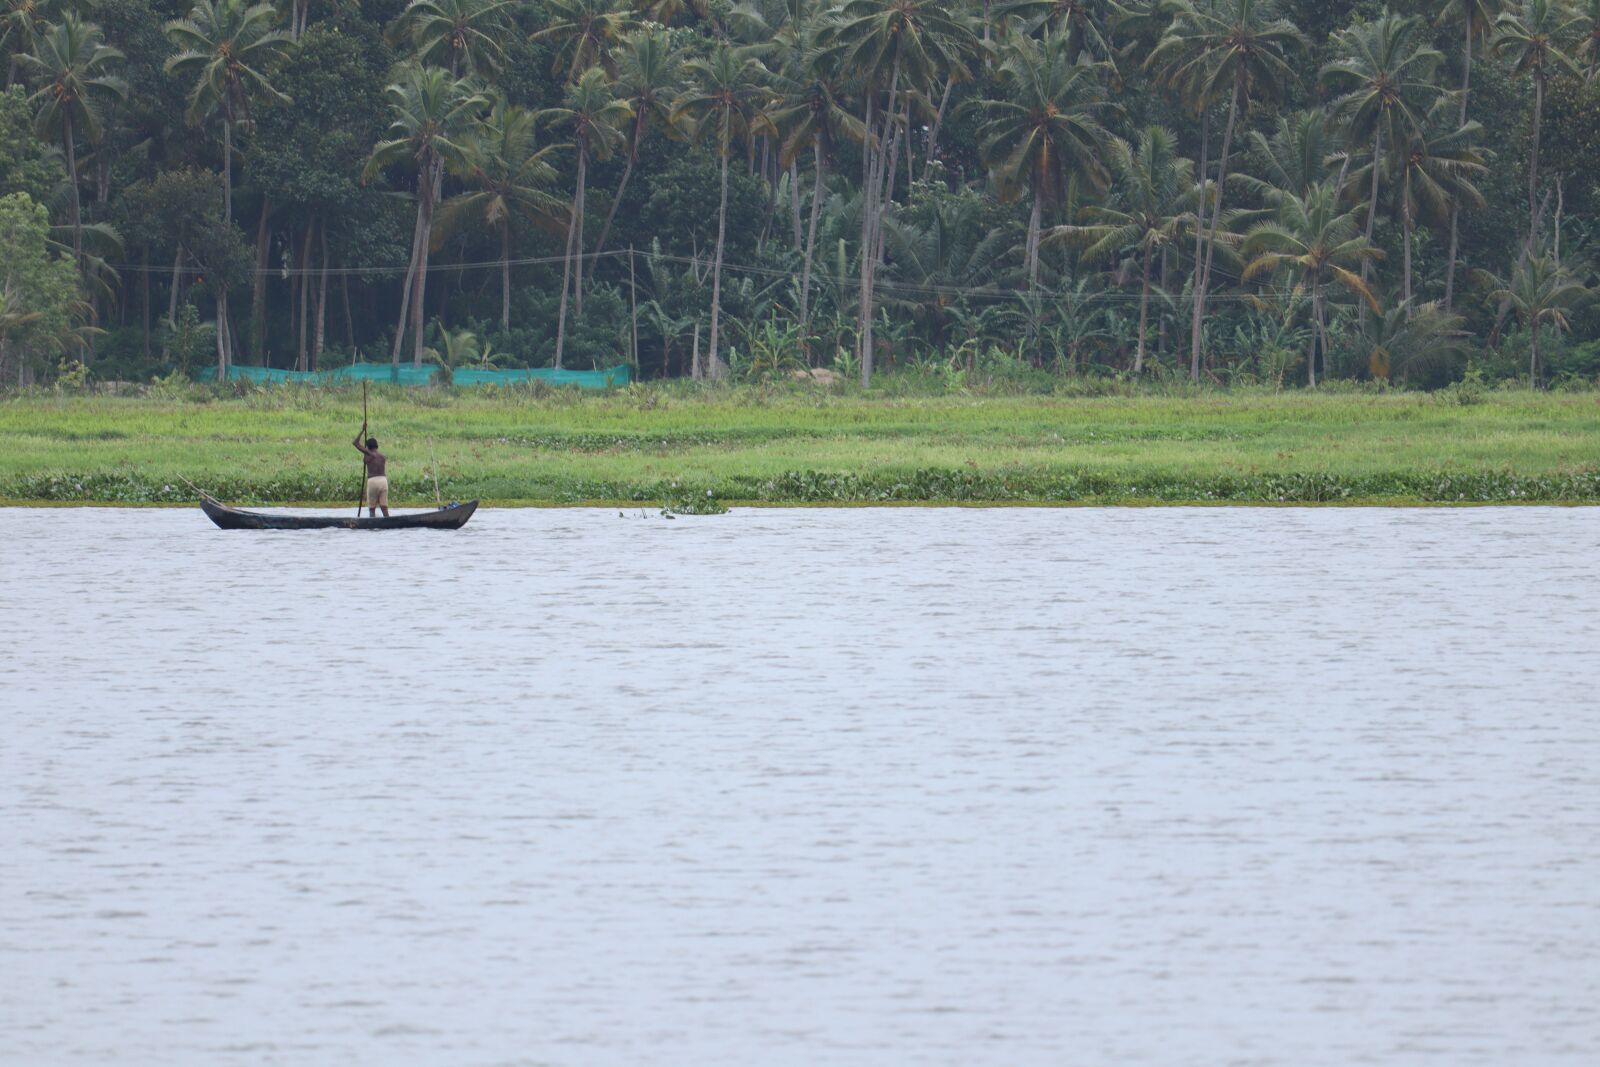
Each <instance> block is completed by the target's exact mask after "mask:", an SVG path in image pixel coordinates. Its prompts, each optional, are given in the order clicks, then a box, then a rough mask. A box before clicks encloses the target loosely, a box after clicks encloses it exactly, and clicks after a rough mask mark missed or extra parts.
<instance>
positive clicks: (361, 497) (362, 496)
mask: <svg viewBox="0 0 1600 1067" xmlns="http://www.w3.org/2000/svg"><path fill="white" fill-rule="evenodd" d="M366 437H367V383H366V382H365V381H364V380H363V381H362V383H361V443H362V444H366ZM366 501H367V454H366V453H365V452H363V453H361V490H360V492H359V493H358V494H357V495H356V518H358V519H359V518H360V517H361V505H362V504H364V503H366Z"/></svg>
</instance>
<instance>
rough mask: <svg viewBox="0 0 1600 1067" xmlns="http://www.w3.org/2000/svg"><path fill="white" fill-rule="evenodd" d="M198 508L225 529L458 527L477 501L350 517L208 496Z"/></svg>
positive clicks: (474, 508) (412, 528)
mask: <svg viewBox="0 0 1600 1067" xmlns="http://www.w3.org/2000/svg"><path fill="white" fill-rule="evenodd" d="M200 508H201V510H203V511H204V512H205V513H206V515H207V516H209V517H210V519H211V521H212V522H214V523H216V524H217V525H218V526H220V527H221V528H222V529H224V530H459V529H461V527H463V526H465V525H466V524H467V520H468V519H470V518H472V513H473V512H474V511H477V510H478V502H477V501H476V500H469V501H467V502H466V503H465V504H447V505H445V506H444V507H442V508H438V509H437V510H434V511H423V512H413V513H411V514H409V515H391V516H389V517H388V518H384V517H383V516H381V515H380V516H379V517H378V518H375V519H370V518H366V517H362V518H353V517H351V516H349V515H264V514H262V513H261V512H259V511H241V510H239V509H238V508H230V507H228V505H226V504H222V503H218V502H217V501H215V500H212V499H211V498H210V497H208V496H203V497H201V498H200Z"/></svg>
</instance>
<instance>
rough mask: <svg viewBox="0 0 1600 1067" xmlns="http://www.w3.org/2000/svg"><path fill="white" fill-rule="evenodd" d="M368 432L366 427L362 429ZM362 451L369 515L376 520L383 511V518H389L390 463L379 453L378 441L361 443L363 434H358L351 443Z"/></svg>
mask: <svg viewBox="0 0 1600 1067" xmlns="http://www.w3.org/2000/svg"><path fill="white" fill-rule="evenodd" d="M361 432H362V433H365V432H366V427H365V426H363V427H362V428H361ZM350 443H351V444H353V445H355V446H356V447H357V448H358V449H360V450H361V457H362V459H364V460H365V461H366V464H367V514H368V515H371V516H372V517H373V518H376V517H377V515H378V509H379V508H382V509H383V517H384V518H386V519H387V518H388V517H389V473H388V470H389V461H388V460H387V459H386V458H384V455H383V453H382V452H379V451H378V439H377V438H376V437H369V438H367V441H366V444H362V443H361V434H359V433H358V434H356V439H355V440H354V441H351V442H350Z"/></svg>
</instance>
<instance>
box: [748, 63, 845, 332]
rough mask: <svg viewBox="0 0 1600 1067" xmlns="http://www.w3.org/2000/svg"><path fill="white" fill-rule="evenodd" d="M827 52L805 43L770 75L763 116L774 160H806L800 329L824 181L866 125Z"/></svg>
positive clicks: (806, 326)
mask: <svg viewBox="0 0 1600 1067" xmlns="http://www.w3.org/2000/svg"><path fill="white" fill-rule="evenodd" d="M833 58H834V57H833V56H832V55H831V54H830V53H828V52H827V51H825V50H823V49H819V48H817V47H815V45H814V43H813V44H808V45H807V46H806V47H804V48H803V49H802V50H801V51H800V52H799V53H798V54H795V55H793V56H791V61H790V63H788V64H787V65H786V66H784V68H783V69H781V70H780V71H779V72H778V73H777V75H776V76H775V77H774V94H773V100H772V105H771V108H770V110H769V111H768V116H767V117H768V118H769V119H770V120H771V122H772V125H773V127H774V128H775V129H776V130H777V131H778V136H779V137H780V138H781V142H782V143H781V146H780V148H779V161H780V162H781V163H782V164H783V165H784V166H792V165H793V164H794V162H795V160H796V159H797V158H798V157H799V155H800V154H801V153H803V152H806V151H808V150H809V151H810V152H811V159H812V168H813V173H812V183H811V211H810V216H809V218H808V220H807V222H806V234H805V243H804V251H803V252H802V256H801V267H800V331H801V334H802V335H806V336H808V335H809V333H810V321H811V270H812V266H813V264H814V262H815V257H816V249H817V221H818V219H819V218H820V217H821V215H822V205H823V201H824V200H826V199H827V197H826V195H825V183H826V181H827V175H828V171H829V170H830V168H831V167H832V166H833V161H834V160H835V159H837V158H838V154H839V149H840V147H841V146H843V145H844V144H845V143H846V142H848V141H864V140H865V137H866V128H865V127H864V126H863V125H862V124H861V120H860V119H858V118H856V117H855V115H854V114H853V113H852V112H851V111H850V108H849V106H848V101H847V99H846V97H845V93H844V85H843V82H844V79H843V78H842V77H841V76H840V72H839V71H838V69H837V68H836V67H835V66H834V64H833Z"/></svg>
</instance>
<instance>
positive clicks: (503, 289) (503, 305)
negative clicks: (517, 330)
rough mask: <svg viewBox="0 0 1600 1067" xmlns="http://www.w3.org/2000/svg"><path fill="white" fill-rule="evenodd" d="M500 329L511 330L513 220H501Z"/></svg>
mask: <svg viewBox="0 0 1600 1067" xmlns="http://www.w3.org/2000/svg"><path fill="white" fill-rule="evenodd" d="M500 328H501V329H502V330H509V329H511V220H510V219H509V218H505V219H501V220H500Z"/></svg>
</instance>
